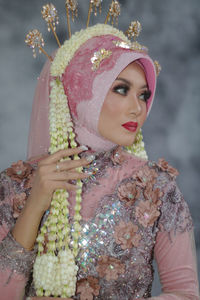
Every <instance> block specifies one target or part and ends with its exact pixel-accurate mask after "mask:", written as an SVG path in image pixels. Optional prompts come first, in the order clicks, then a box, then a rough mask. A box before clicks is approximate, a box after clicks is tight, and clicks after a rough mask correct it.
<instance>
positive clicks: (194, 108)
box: [0, 0, 200, 294]
mask: <svg viewBox="0 0 200 300" xmlns="http://www.w3.org/2000/svg"><path fill="white" fill-rule="evenodd" d="M88 2H89V1H88V0H79V20H78V21H76V22H75V24H74V25H72V29H73V31H75V30H78V29H80V28H81V26H83V24H84V25H85V24H86V18H87V11H88ZM120 2H121V4H122V5H123V9H122V13H121V17H120V19H119V27H120V28H121V29H122V30H126V29H127V27H128V25H129V22H130V21H132V20H135V19H138V20H139V21H140V22H141V23H142V25H143V31H142V33H141V36H140V38H139V39H138V40H139V41H140V42H141V43H143V44H144V45H146V46H147V47H148V48H149V49H150V55H151V56H152V58H154V59H158V60H159V62H160V63H161V65H162V72H161V74H160V76H159V79H158V88H157V94H156V98H155V102H154V106H153V109H152V112H151V114H150V116H149V118H148V120H147V122H146V123H145V125H144V130H143V132H144V136H145V141H146V148H147V150H148V153H149V157H150V159H154V160H157V159H158V158H159V157H165V159H166V160H168V161H169V162H170V164H172V165H173V166H175V167H176V168H178V169H179V171H180V176H179V177H178V183H179V186H180V188H181V190H182V192H183V194H184V196H185V198H186V200H187V202H188V204H189V207H190V210H191V213H192V217H193V220H194V225H195V236H196V244H197V249H198V255H197V257H198V264H199V265H200V257H199V254H200V225H199V213H200V200H199V194H200V184H199V183H200V181H199V179H200V177H199V173H200V172H199V168H200V159H199V152H200V151H199V147H200V134H199V122H200V108H199V104H200V81H199V70H200V39H199V32H200V31H199V27H200V26H199V25H200V1H199V0H168V1H164V0H133V1H132V0H126V1H125V0H121V1H120ZM52 3H54V4H55V5H56V7H57V9H58V11H59V14H60V23H61V24H60V26H59V28H58V30H57V32H58V35H59V37H60V39H61V40H62V41H64V40H65V38H66V30H65V29H66V18H65V10H64V3H65V1H64V0H60V1H55V0H53V1H52ZM108 3H110V1H108V0H105V1H104V2H103V12H104V14H103V16H102V18H101V19H100V18H98V17H97V18H96V21H98V20H99V21H100V20H104V16H105V6H107V4H108ZM43 4H46V1H44V0H34V1H30V0H18V1H16V0H0V45H1V46H0V70H1V72H0V138H1V140H0V169H1V170H2V169H4V168H6V167H7V166H9V165H10V164H11V162H14V161H17V160H19V159H25V158H26V145H27V136H28V127H29V118H30V113H31V105H32V98H33V95H34V88H35V85H36V81H37V77H38V76H39V73H40V70H41V68H42V65H43V63H44V61H45V57H44V56H42V55H40V56H39V57H38V58H37V59H36V60H34V59H33V58H32V52H31V50H30V49H28V48H27V47H26V46H25V44H24V37H25V34H26V33H27V32H28V31H29V30H30V29H33V28H35V27H36V28H38V29H39V30H40V31H42V33H43V36H44V38H45V40H46V41H48V42H47V46H46V50H47V51H48V53H51V52H52V51H53V50H54V49H56V47H57V46H56V42H55V40H54V38H52V34H50V35H49V34H48V33H47V30H46V24H45V22H44V21H43V20H42V18H41V16H40V10H41V7H42V5H43ZM92 19H93V20H94V18H92ZM96 21H95V22H96ZM93 24H94V23H93ZM199 268H200V267H199ZM158 290H159V283H158V279H157V278H156V280H155V283H154V294H157V293H158Z"/></svg>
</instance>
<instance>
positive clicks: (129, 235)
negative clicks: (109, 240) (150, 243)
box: [114, 221, 141, 250]
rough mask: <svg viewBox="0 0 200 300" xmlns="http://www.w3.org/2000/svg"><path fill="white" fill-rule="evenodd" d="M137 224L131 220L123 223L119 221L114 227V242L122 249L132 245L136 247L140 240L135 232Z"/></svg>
mask: <svg viewBox="0 0 200 300" xmlns="http://www.w3.org/2000/svg"><path fill="white" fill-rule="evenodd" d="M137 231H138V226H136V225H133V224H132V223H131V222H128V223H125V222H123V221H121V222H120V223H119V225H118V226H116V227H115V233H114V237H115V242H116V243H117V244H119V245H121V248H122V249H123V250H125V249H130V248H132V247H133V246H135V247H137V246H138V244H139V241H140V240H141V236H140V234H137V233H136V232H137Z"/></svg>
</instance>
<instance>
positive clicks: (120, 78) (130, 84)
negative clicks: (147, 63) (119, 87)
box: [115, 77, 148, 89]
mask: <svg viewBox="0 0 200 300" xmlns="http://www.w3.org/2000/svg"><path fill="white" fill-rule="evenodd" d="M115 80H120V81H123V82H125V83H126V84H128V85H129V86H132V85H133V84H132V83H131V82H130V81H129V80H127V79H125V78H122V77H117V78H116V79H115ZM145 88H148V85H147V84H145V85H143V86H141V88H140V89H145Z"/></svg>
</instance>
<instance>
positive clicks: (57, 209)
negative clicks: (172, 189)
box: [33, 79, 82, 298]
mask: <svg viewBox="0 0 200 300" xmlns="http://www.w3.org/2000/svg"><path fill="white" fill-rule="evenodd" d="M51 88H52V89H51V94H50V98H51V101H50V110H49V120H50V139H51V143H50V149H49V150H50V153H55V152H56V151H58V150H60V149H67V148H68V146H69V143H70V147H71V148H75V147H77V144H76V142H75V140H74V138H75V134H74V133H73V127H72V126H73V123H72V120H71V116H70V111H69V107H68V104H67V97H66V95H65V93H64V88H63V85H62V83H61V82H60V80H59V79H56V80H55V81H52V83H51ZM67 159H70V158H67ZM74 159H75V160H76V159H79V156H78V155H75V156H74ZM78 170H79V171H81V168H78ZM77 186H78V187H79V189H77V192H76V205H75V214H74V223H73V231H72V233H71V230H70V224H69V209H68V207H69V202H68V192H67V191H66V190H56V191H55V192H54V194H53V198H52V202H51V207H50V213H49V215H48V218H47V220H46V222H45V223H44V225H43V227H42V228H41V231H40V234H39V235H38V237H37V242H38V256H37V258H36V262H35V264H34V272H33V278H34V283H35V288H36V292H37V296H50V295H53V296H55V297H56V296H61V297H63V298H66V297H71V296H73V295H74V294H75V289H76V275H77V271H78V267H77V266H76V264H75V257H76V256H77V254H78V238H79V234H80V230H81V226H80V220H81V215H80V209H81V199H82V198H81V192H82V182H81V181H80V180H77ZM71 236H72V237H71ZM69 245H71V248H72V250H71V249H70V248H69Z"/></svg>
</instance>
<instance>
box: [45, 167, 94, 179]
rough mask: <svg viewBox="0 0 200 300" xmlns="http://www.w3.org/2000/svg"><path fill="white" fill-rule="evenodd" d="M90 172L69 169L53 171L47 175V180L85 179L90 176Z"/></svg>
mask: <svg viewBox="0 0 200 300" xmlns="http://www.w3.org/2000/svg"><path fill="white" fill-rule="evenodd" d="M90 175H91V174H90V173H80V172H77V171H75V170H74V171H68V172H65V171H63V172H53V173H50V174H48V175H47V177H46V179H47V180H55V181H62V180H63V181H68V180H77V179H84V178H87V177H89V176H90Z"/></svg>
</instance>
